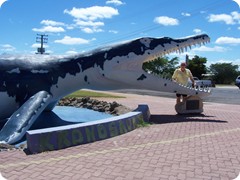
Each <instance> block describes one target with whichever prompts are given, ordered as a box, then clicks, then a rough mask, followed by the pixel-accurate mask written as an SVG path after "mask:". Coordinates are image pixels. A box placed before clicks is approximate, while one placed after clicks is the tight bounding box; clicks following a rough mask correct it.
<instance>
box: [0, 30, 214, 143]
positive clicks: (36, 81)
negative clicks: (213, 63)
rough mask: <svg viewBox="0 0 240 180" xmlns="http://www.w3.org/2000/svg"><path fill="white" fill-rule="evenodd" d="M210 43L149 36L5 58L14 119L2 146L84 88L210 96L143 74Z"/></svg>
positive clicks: (6, 114) (5, 110)
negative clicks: (55, 54) (61, 53)
mask: <svg viewBox="0 0 240 180" xmlns="http://www.w3.org/2000/svg"><path fill="white" fill-rule="evenodd" d="M209 41H210V38H209V37H208V35H206V34H203V35H196V36H191V37H186V38H181V39H172V38H169V37H163V38H150V37H146V38H139V39H135V40H131V41H127V42H124V43H120V44H116V45H113V46H108V47H104V48H99V49H96V50H93V51H90V52H87V53H83V54H79V55H75V56H69V57H64V58H50V59H48V60H46V59H44V60H42V59H41V58H42V57H43V56H41V55H38V56H37V55H35V56H37V57H38V58H39V59H38V61H36V60H35V61H33V60H31V58H30V57H29V58H24V59H22V58H19V57H16V58H13V57H11V58H5V59H4V58H1V59H0V99H1V101H0V119H6V118H9V119H8V121H7V122H6V123H5V125H4V127H3V128H2V130H1V132H0V142H4V143H8V144H14V143H16V142H17V141H19V140H20V139H21V138H22V137H23V136H24V135H25V133H26V131H27V130H28V129H29V128H30V127H31V125H32V124H33V123H34V121H35V120H36V119H37V118H38V116H39V115H40V114H41V113H42V112H43V111H50V110H52V109H53V108H54V106H55V104H56V103H57V102H58V100H59V99H60V98H62V97H64V96H66V95H68V94H70V93H72V92H74V91H76V90H79V89H82V88H87V89H94V90H114V89H121V88H125V89H126V88H127V89H130V88H134V89H136V88H138V89H148V90H155V91H165V92H172V93H176V92H178V93H184V94H189V95H198V96H205V95H208V94H209V91H207V90H200V89H194V88H190V87H186V86H182V85H179V84H177V83H175V82H173V81H171V80H169V79H164V78H159V77H157V76H154V75H152V74H149V73H147V72H145V71H143V70H142V64H143V62H145V61H150V60H153V59H154V58H157V57H160V56H163V55H165V54H168V53H171V52H176V51H179V52H184V51H185V50H187V48H188V47H191V46H192V45H196V44H199V45H202V44H204V43H207V42H209Z"/></svg>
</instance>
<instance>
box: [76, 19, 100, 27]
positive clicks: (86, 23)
mask: <svg viewBox="0 0 240 180" xmlns="http://www.w3.org/2000/svg"><path fill="white" fill-rule="evenodd" d="M75 22H76V24H77V25H79V26H81V27H82V26H91V27H99V26H104V23H103V22H100V21H97V22H94V21H82V20H80V19H77V20H75Z"/></svg>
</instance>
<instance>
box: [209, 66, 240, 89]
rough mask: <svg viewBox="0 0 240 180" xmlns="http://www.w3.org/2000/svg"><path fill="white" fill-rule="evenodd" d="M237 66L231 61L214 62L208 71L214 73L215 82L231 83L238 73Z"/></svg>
mask: <svg viewBox="0 0 240 180" xmlns="http://www.w3.org/2000/svg"><path fill="white" fill-rule="evenodd" d="M238 68H239V66H238V65H233V64H232V63H216V64H211V65H210V71H211V72H213V73H214V77H213V79H214V81H215V83H216V84H232V83H234V81H235V79H236V77H237V76H238V75H239V73H240V72H239V70H238Z"/></svg>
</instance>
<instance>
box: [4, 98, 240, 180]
mask: <svg viewBox="0 0 240 180" xmlns="http://www.w3.org/2000/svg"><path fill="white" fill-rule="evenodd" d="M124 96H126V97H127V98H122V99H104V100H108V101H111V102H112V101H114V100H116V101H117V102H119V103H121V104H124V105H126V106H128V107H131V108H135V107H137V105H138V104H148V105H149V107H150V111H151V114H152V117H151V118H152V121H153V122H154V124H152V125H150V126H148V127H143V128H138V129H136V130H134V131H131V132H129V133H127V134H124V135H121V136H117V137H114V138H110V139H107V140H103V141H98V142H94V143H90V144H85V145H80V146H76V147H71V148H68V149H64V150H59V151H52V152H45V153H41V154H36V155H26V154H25V153H24V151H20V150H12V151H5V152H0V173H1V174H2V176H3V177H5V178H6V179H8V180H13V179H20V180H28V179H29V180H32V179H34V180H38V179H42V180H47V179H51V180H53V179H64V180H66V179H76V180H82V179H88V180H105V179H115V180H131V179H134V180H135V179H146V180H159V179H161V180H162V179H163V180H164V179H169V180H176V179H183V180H185V179H189V180H201V179H211V180H212V179H216V180H219V179H222V180H232V179H234V178H236V177H237V176H238V174H239V173H240V120H239V119H240V108H239V105H225V104H216V103H204V113H203V115H198V116H189V115H188V116H180V115H176V112H175V110H174V105H175V99H171V98H163V97H153V96H142V95H132V94H131V95H127V94H126V95H125V94H124Z"/></svg>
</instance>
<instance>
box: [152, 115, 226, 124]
mask: <svg viewBox="0 0 240 180" xmlns="http://www.w3.org/2000/svg"><path fill="white" fill-rule="evenodd" d="M208 117H214V116H205V115H203V114H197V115H196V114H188V115H177V114H176V115H158V114H153V115H151V117H150V122H151V123H155V124H165V123H178V122H213V123H227V122H228V121H222V120H214V119H208ZM201 118H204V119H201Z"/></svg>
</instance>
